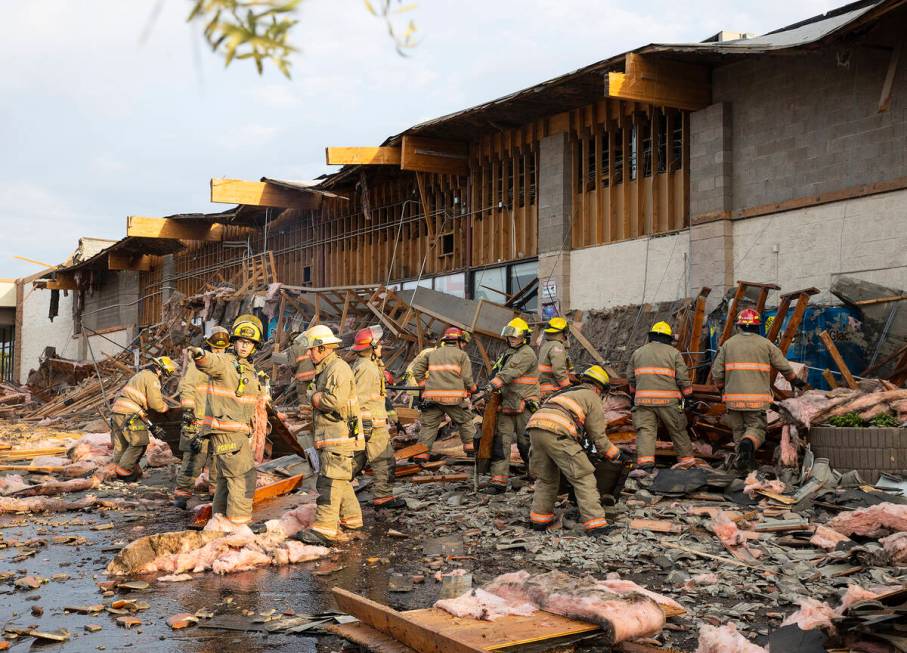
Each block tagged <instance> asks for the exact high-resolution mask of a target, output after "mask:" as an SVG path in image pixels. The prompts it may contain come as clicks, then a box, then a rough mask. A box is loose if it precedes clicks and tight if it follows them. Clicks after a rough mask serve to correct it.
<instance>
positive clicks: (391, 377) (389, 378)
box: [384, 370, 394, 385]
mask: <svg viewBox="0 0 907 653" xmlns="http://www.w3.org/2000/svg"><path fill="white" fill-rule="evenodd" d="M384 381H385V383H387V384H388V385H394V375H393V374H391V371H390V370H384Z"/></svg>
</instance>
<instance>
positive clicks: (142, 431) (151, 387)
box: [110, 356, 176, 481]
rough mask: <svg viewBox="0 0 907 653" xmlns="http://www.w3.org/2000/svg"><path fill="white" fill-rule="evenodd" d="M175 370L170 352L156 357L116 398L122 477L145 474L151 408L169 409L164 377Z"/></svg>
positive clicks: (114, 438)
mask: <svg viewBox="0 0 907 653" xmlns="http://www.w3.org/2000/svg"><path fill="white" fill-rule="evenodd" d="M175 373H176V363H174V362H173V360H171V359H170V357H169V356H160V357H158V358H152V359H151V364H150V365H148V366H146V367H145V368H144V369H142V370H139V371H138V372H137V373H136V374H135V375H134V376H133V377H132V378H131V379H129V382H128V383H127V384H126V385H125V386H123V389H122V390H120V394H119V395H118V396H117V398H116V400H115V401H114V402H113V408H111V412H112V413H113V415H112V416H111V419H110V440H111V444H112V445H113V463H114V465H115V466H116V467H115V473H116V477H117V478H118V479H120V480H121V481H135V480H138V478H139V477H140V476H141V475H142V468H141V467H140V466H139V461H140V460H141V459H142V456H143V455H144V454H145V449H147V448H148V443H149V442H150V436H149V434H148V428H149V427H150V426H151V422H149V421H148V411H149V410H153V411H155V412H157V413H164V412H167V404H165V403H164V397H163V396H162V395H161V377H163V376H171V375H173V374H175Z"/></svg>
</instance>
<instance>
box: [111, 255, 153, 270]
mask: <svg viewBox="0 0 907 653" xmlns="http://www.w3.org/2000/svg"><path fill="white" fill-rule="evenodd" d="M151 260H152V256H151V255H150V254H135V255H130V254H118V253H116V252H111V253H110V254H108V255H107V269H108V270H126V271H131V272H148V271H149V270H150V269H151Z"/></svg>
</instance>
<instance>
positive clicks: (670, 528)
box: [630, 519, 683, 533]
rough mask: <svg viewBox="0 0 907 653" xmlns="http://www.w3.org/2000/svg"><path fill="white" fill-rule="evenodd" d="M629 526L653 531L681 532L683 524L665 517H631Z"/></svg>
mask: <svg viewBox="0 0 907 653" xmlns="http://www.w3.org/2000/svg"><path fill="white" fill-rule="evenodd" d="M630 528H632V529H634V530H641V531H652V532H653V533H682V532H683V526H681V525H680V524H676V523H674V522H672V521H668V520H666V519H631V520H630Z"/></svg>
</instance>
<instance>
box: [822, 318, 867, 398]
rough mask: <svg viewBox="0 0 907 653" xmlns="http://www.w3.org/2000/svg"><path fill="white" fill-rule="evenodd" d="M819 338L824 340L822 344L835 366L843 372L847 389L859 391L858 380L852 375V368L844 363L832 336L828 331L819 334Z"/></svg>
mask: <svg viewBox="0 0 907 653" xmlns="http://www.w3.org/2000/svg"><path fill="white" fill-rule="evenodd" d="M819 338H820V339H821V340H822V343H823V344H824V345H825V348H826V349H827V350H828V353H829V354H830V355H831V358H832V360H833V361H834V362H835V365H837V366H838V370H839V371H840V372H841V376H843V377H844V381H845V383H847V387H848V388H850V389H851V390H857V389H859V387H860V386H859V385H858V384H857V382H856V379H854V378H853V374H851V373H850V368H848V367H847V363H845V362H844V357H843V356H841V352H840V351H838V348H837V346H836V345H835V342H834V340H832V338H831V335H830V334H829V333H828V331H822V332H821V333H820V334H819Z"/></svg>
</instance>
